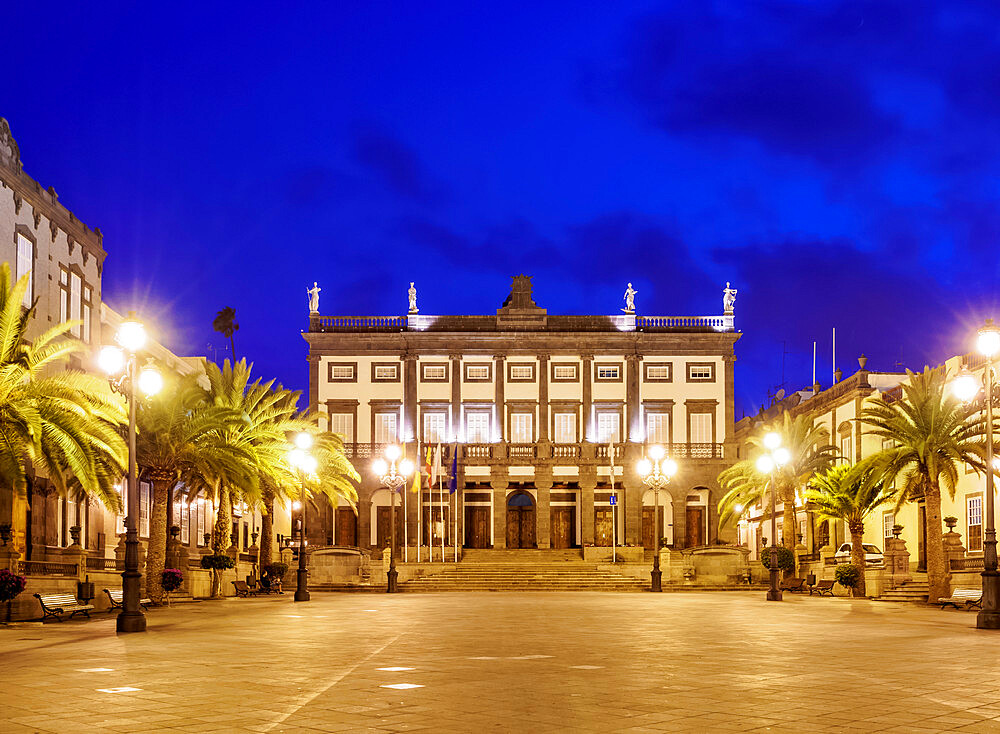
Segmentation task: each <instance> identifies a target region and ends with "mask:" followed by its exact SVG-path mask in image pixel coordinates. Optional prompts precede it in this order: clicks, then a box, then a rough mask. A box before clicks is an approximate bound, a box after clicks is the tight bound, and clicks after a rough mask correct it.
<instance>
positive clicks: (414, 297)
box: [406, 280, 419, 313]
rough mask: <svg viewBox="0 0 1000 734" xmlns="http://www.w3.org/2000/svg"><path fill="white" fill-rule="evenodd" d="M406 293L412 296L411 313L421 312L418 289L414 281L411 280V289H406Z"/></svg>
mask: <svg viewBox="0 0 1000 734" xmlns="http://www.w3.org/2000/svg"><path fill="white" fill-rule="evenodd" d="M406 295H408V296H409V298H410V313H419V312H418V311H417V289H416V287H415V286H414V285H413V281H412V280H411V281H410V289H409V290H408V291H406Z"/></svg>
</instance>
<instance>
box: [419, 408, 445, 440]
mask: <svg viewBox="0 0 1000 734" xmlns="http://www.w3.org/2000/svg"><path fill="white" fill-rule="evenodd" d="M447 426H448V416H447V414H446V413H424V443H425V444H433V443H447V442H448V436H447Z"/></svg>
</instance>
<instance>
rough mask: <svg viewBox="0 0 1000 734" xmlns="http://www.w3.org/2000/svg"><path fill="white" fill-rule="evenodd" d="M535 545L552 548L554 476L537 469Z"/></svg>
mask: <svg viewBox="0 0 1000 734" xmlns="http://www.w3.org/2000/svg"><path fill="white" fill-rule="evenodd" d="M535 490H536V493H537V497H536V502H535V543H536V544H537V545H538V547H539V548H546V549H547V548H551V547H552V505H551V497H552V475H551V473H549V471H547V470H546V471H545V472H544V473H542V471H541V470H540V469H539V468H537V467H536V469H535Z"/></svg>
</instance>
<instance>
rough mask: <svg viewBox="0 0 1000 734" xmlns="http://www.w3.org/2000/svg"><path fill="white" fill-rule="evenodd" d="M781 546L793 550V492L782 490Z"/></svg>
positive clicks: (794, 532) (794, 530)
mask: <svg viewBox="0 0 1000 734" xmlns="http://www.w3.org/2000/svg"><path fill="white" fill-rule="evenodd" d="M781 507H782V509H781V544H782V545H783V546H785V547H786V548H788V549H789V550H795V536H796V532H797V531H796V529H795V525H796V523H795V510H796V507H795V490H794V489H783V490H782V492H781Z"/></svg>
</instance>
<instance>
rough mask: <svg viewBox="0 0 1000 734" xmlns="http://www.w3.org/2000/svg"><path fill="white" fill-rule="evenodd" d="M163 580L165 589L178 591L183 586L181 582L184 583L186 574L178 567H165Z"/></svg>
mask: <svg viewBox="0 0 1000 734" xmlns="http://www.w3.org/2000/svg"><path fill="white" fill-rule="evenodd" d="M161 581H162V583H163V590H164V591H177V590H178V589H179V588H181V584H182V583H184V574H182V573H181V572H180V571H179V570H178V569H176V568H165V569H163V575H162V576H161Z"/></svg>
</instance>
